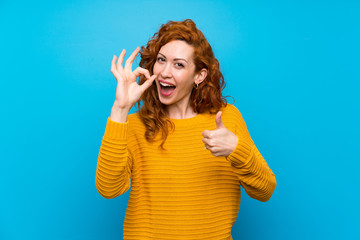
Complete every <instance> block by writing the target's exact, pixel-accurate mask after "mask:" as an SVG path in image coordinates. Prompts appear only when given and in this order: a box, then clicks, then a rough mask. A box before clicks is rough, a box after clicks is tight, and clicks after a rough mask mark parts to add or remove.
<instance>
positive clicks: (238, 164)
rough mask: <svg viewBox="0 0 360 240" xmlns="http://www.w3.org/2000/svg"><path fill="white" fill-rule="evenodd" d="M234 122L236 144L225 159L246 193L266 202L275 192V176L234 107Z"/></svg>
mask: <svg viewBox="0 0 360 240" xmlns="http://www.w3.org/2000/svg"><path fill="white" fill-rule="evenodd" d="M234 120H235V135H236V136H237V137H238V143H237V146H236V148H235V150H234V151H233V152H232V153H231V154H230V155H229V156H227V157H226V159H227V160H228V161H229V162H230V163H231V165H232V167H233V170H234V172H235V173H236V174H237V175H238V177H239V181H240V184H241V186H242V187H243V188H244V189H245V191H246V193H247V194H248V195H249V196H250V197H252V198H254V199H257V200H259V201H262V202H266V201H268V200H269V199H270V197H271V195H272V193H273V192H274V190H275V187H276V178H275V175H274V173H273V172H272V170H271V169H270V168H269V166H268V164H267V163H266V161H265V159H264V158H263V156H262V155H261V154H260V152H259V150H258V149H257V147H256V146H255V144H254V142H253V140H252V139H251V137H250V134H249V132H248V130H247V127H246V124H245V121H244V119H243V118H242V115H241V113H240V112H239V110H237V109H236V108H235V107H234Z"/></svg>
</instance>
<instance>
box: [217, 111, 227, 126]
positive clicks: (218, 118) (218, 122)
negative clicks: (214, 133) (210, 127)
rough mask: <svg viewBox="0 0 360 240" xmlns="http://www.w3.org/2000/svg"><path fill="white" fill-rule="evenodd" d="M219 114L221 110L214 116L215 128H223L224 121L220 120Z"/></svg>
mask: <svg viewBox="0 0 360 240" xmlns="http://www.w3.org/2000/svg"><path fill="white" fill-rule="evenodd" d="M221 114H222V112H221V111H219V112H218V113H217V114H216V116H215V122H216V129H221V128H225V125H224V123H223V122H222V120H221Z"/></svg>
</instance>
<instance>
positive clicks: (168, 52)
mask: <svg viewBox="0 0 360 240" xmlns="http://www.w3.org/2000/svg"><path fill="white" fill-rule="evenodd" d="M159 53H161V54H164V55H165V57H166V58H170V59H174V58H183V59H185V60H187V61H191V60H192V57H193V53H194V47H193V46H191V45H190V44H188V43H186V42H185V41H181V40H173V41H171V42H168V43H167V44H165V45H164V46H162V47H161V48H160V50H159Z"/></svg>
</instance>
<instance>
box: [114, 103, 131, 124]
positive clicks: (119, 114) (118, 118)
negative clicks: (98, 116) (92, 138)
mask: <svg viewBox="0 0 360 240" xmlns="http://www.w3.org/2000/svg"><path fill="white" fill-rule="evenodd" d="M129 111H130V108H120V107H117V106H113V107H112V108H111V115H110V119H111V120H112V121H114V122H119V123H125V122H126V121H127V116H128V114H129Z"/></svg>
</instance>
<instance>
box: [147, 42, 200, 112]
mask: <svg viewBox="0 0 360 240" xmlns="http://www.w3.org/2000/svg"><path fill="white" fill-rule="evenodd" d="M193 54H194V48H193V47H192V46H191V45H189V44H188V43H186V42H185V41H181V40H174V41H171V42H169V43H167V44H165V45H164V46H162V47H161V48H160V50H159V53H158V55H157V59H156V63H155V65H154V68H153V74H156V75H157V79H156V86H157V90H158V94H159V99H160V101H161V103H163V104H165V105H167V106H171V105H173V104H177V105H180V106H187V105H188V104H189V100H190V95H191V91H192V89H193V87H194V83H200V82H201V81H202V78H203V74H202V73H201V71H200V72H199V73H195V64H194V61H193Z"/></svg>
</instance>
